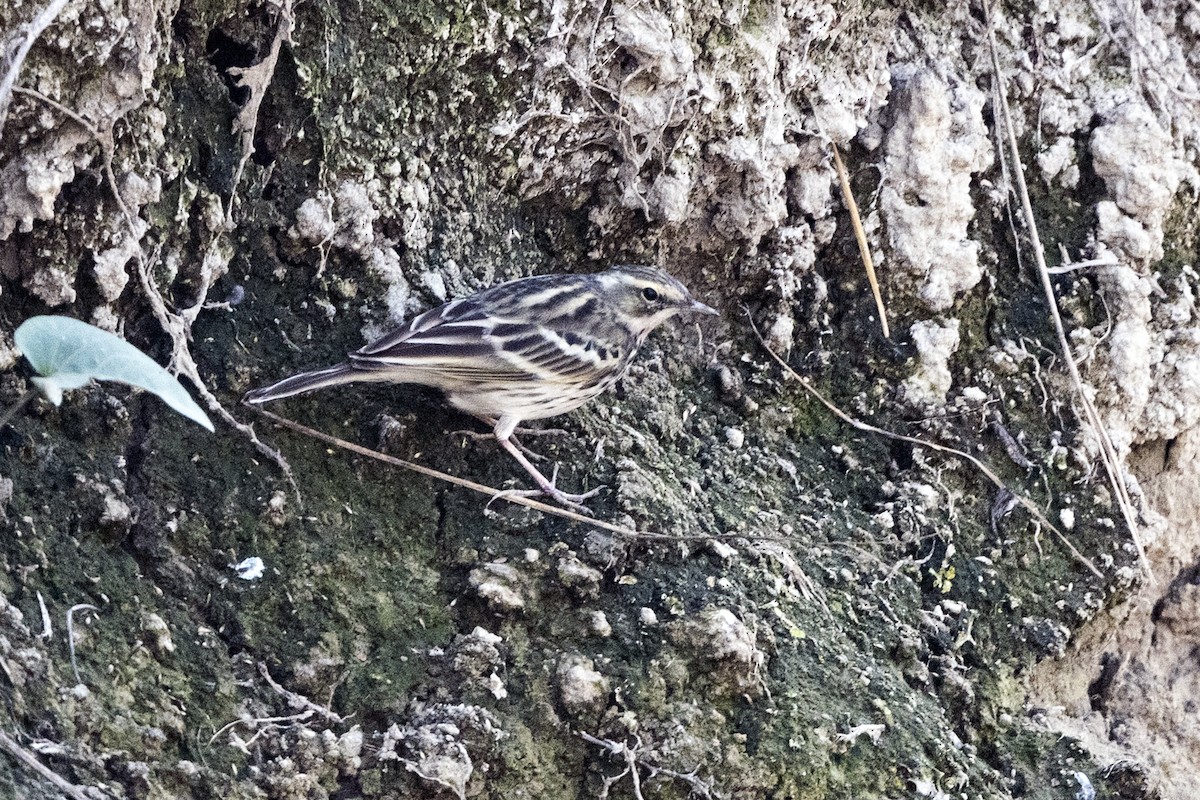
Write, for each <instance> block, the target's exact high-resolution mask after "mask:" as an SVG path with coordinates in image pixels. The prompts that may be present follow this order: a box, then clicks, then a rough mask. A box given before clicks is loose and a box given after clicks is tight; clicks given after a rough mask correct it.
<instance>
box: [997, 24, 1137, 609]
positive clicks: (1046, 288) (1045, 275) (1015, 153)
mask: <svg viewBox="0 0 1200 800" xmlns="http://www.w3.org/2000/svg"><path fill="white" fill-rule="evenodd" d="M987 13H988V27H987V35H988V44H989V47H990V50H991V57H992V72H993V74H994V75H995V77H996V87H995V89H996V105H997V108H998V110H999V112H1000V113H999V114H998V115H997V116H998V119H1001V120H1003V124H1004V138H1005V140H1006V143H1007V145H1008V151H1009V157H1010V158H1011V159H1012V163H1013V169H1012V176H1013V183H1014V186H1015V189H1016V193H1017V196H1018V197H1019V198H1020V200H1021V212H1022V215H1023V217H1024V219H1025V228H1026V231H1027V232H1028V234H1029V239H1030V244H1031V246H1032V247H1031V249H1032V251H1033V258H1034V260H1035V262H1036V264H1037V268H1038V277H1039V278H1041V283H1042V291H1043V293H1044V294H1045V296H1046V307H1047V309H1048V310H1049V312H1050V319H1051V321H1052V322H1053V323H1054V332H1055V334H1056V335H1057V336H1058V346H1059V349H1060V350H1061V351H1062V354H1063V361H1064V362H1065V363H1066V365H1067V374H1068V375H1069V376H1070V379H1071V387H1072V388H1073V389H1074V390H1075V395H1076V397H1077V398H1078V400H1079V405H1080V406H1081V407H1082V408H1083V411H1084V414H1083V422H1084V423H1085V424H1086V425H1087V426H1088V427H1089V428H1091V430H1092V431H1093V432H1094V433H1095V435H1096V438H1097V439H1098V440H1099V443H1100V461H1101V463H1102V464H1103V465H1104V471H1105V473H1107V475H1108V482H1109V485H1110V486H1111V487H1112V490H1113V496H1114V497H1115V498H1116V501H1117V506H1118V508H1120V510H1121V516H1122V517H1123V518H1124V520H1125V525H1126V527H1127V528H1128V529H1129V535H1130V537H1131V538H1132V539H1133V544H1134V547H1136V548H1137V554H1138V562H1139V565H1140V566H1141V568H1142V571H1143V572H1144V573H1145V575H1146V579H1147V580H1148V581H1149V583H1150V585H1151V586H1153V585H1155V584H1156V581H1155V578H1154V573H1153V572H1151V570H1150V562H1149V560H1148V559H1147V558H1146V549H1145V547H1144V546H1143V544H1142V538H1141V535H1140V533H1139V529H1138V521H1137V511H1136V509H1135V508H1134V506H1133V500H1132V499H1131V498H1130V496H1129V488H1128V486H1126V484H1125V471H1124V469H1123V468H1122V466H1121V459H1120V457H1119V456H1118V455H1117V450H1116V447H1115V446H1114V445H1113V442H1112V437H1111V436H1110V435H1109V433H1108V429H1107V428H1106V427H1105V425H1104V422H1103V421H1102V420H1101V419H1100V413H1099V412H1098V411H1097V410H1096V406H1095V404H1094V403H1092V400H1091V398H1090V397H1088V394H1087V392H1086V391H1085V389H1084V384H1083V377H1082V376H1081V375H1080V374H1079V367H1078V365H1077V364H1076V363H1075V359H1074V357H1073V356H1072V354H1071V345H1070V342H1069V341H1068V340H1067V333H1066V329H1065V327H1064V325H1063V321H1062V316H1061V315H1060V314H1059V311H1058V301H1057V300H1056V299H1055V297H1054V286H1053V285H1052V284H1051V283H1050V271H1049V269H1048V268H1047V266H1046V255H1045V251H1044V249H1043V247H1042V239H1041V236H1040V234H1039V233H1038V228H1037V219H1036V218H1035V217H1034V215H1033V203H1032V202H1031V201H1030V199H1029V189H1028V186H1027V185H1026V183H1025V170H1024V166H1023V165H1022V163H1021V151H1020V149H1019V147H1018V144H1017V133H1016V128H1015V127H1014V125H1013V121H1012V113H1011V111H1010V110H1009V106H1008V86H1007V83H1006V81H1005V80H1004V73H1003V72H1001V70H1000V55H999V51H998V50H997V47H996V33H995V26H994V25H993V24H992V23H993V19H994V18H993V16H992V7H991V5H988V7H987ZM1002 151H1003V149H1002Z"/></svg>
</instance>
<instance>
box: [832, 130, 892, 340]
mask: <svg viewBox="0 0 1200 800" xmlns="http://www.w3.org/2000/svg"><path fill="white" fill-rule="evenodd" d="M829 146H830V148H831V149H832V150H833V165H834V167H836V168H837V175H838V183H839V184H841V187H842V199H843V200H844V201H845V203H846V210H847V211H849V212H850V226H851V227H852V228H854V240H855V241H856V242H858V252H859V254H860V255H861V256H862V262H863V266H864V267H865V268H866V270H867V283H869V284H871V294H872V295H873V296H874V297H875V308H877V309H878V310H879V326H880V327H881V328H882V329H883V338H885V339H890V338H891V336H892V332H891V329H890V328H889V327H888V317H887V308H886V307H884V305H883V295H882V294H880V292H879V281H878V280H877V279H876V277H875V261H874V260H873V259H872V258H871V247H870V246H869V245H868V244H867V233H866V231H864V230H863V226H862V219H861V218H860V217H859V216H858V203H856V202H855V201H854V192H852V191H851V190H850V176H849V175H848V174H846V165H845V164H843V163H842V156H841V155H840V154H839V153H838V146H837V145H836V144H835V143H833V142H830V143H829Z"/></svg>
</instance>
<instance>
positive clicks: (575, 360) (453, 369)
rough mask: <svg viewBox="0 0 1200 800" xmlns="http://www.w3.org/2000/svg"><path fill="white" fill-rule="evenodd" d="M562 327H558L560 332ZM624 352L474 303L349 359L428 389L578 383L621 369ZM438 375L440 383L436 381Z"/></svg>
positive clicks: (418, 323) (448, 309)
mask: <svg viewBox="0 0 1200 800" xmlns="http://www.w3.org/2000/svg"><path fill="white" fill-rule="evenodd" d="M555 327H557V326H555ZM620 358H621V353H620V352H619V351H618V350H617V349H616V348H613V347H611V346H610V347H602V346H600V345H598V343H596V342H594V341H592V340H590V339H587V338H585V337H584V336H582V335H580V334H577V333H574V332H570V331H556V330H554V329H553V328H551V327H547V326H545V325H541V324H535V323H532V322H530V321H528V320H524V319H519V318H517V317H516V316H515V315H508V314H505V315H503V316H497V315H496V314H495V309H493V311H492V312H491V313H489V312H488V310H487V309H486V307H485V306H484V305H483V304H480V303H478V302H476V301H475V299H473V298H464V299H462V300H455V301H453V302H450V303H447V304H446V305H444V306H440V307H438V308H435V309H432V310H430V311H427V312H425V313H424V314H421V315H420V316H418V317H417V318H415V319H414V320H413V321H412V322H411V323H409V324H408V325H407V326H405V327H403V328H401V329H399V330H397V331H394V332H393V333H390V334H388V335H387V336H384V337H383V338H381V339H379V340H377V341H375V342H372V343H371V344H369V345H367V346H366V347H363V348H362V349H361V350H358V351H356V352H354V353H351V354H350V363H351V364H353V365H354V366H355V367H356V368H358V369H364V370H399V371H405V372H409V371H417V372H419V373H421V374H423V375H427V376H429V378H427V379H426V380H421V381H420V382H422V383H433V384H435V385H436V384H440V383H442V382H443V381H442V380H440V379H438V378H444V379H446V380H450V381H469V382H476V381H480V382H490V381H499V382H506V381H513V382H525V381H543V382H551V383H555V382H563V383H577V382H579V381H581V380H585V379H586V378H587V376H589V375H592V374H594V373H595V372H597V371H600V372H606V371H607V369H608V368H610V367H612V368H616V366H615V365H616V363H617V361H619V360H620ZM433 376H438V378H434V377H433Z"/></svg>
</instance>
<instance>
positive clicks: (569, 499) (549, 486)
mask: <svg viewBox="0 0 1200 800" xmlns="http://www.w3.org/2000/svg"><path fill="white" fill-rule="evenodd" d="M515 428H516V420H513V419H506V418H504V417H501V418H500V420H499V421H498V422H497V423H496V429H495V431H494V434H495V436H496V441H498V442H500V446H501V447H503V448H504V449H505V450H507V451H508V452H509V454H510V455H511V456H512V457H513V458H515V459H516V460H517V463H518V464H520V465H521V466H522V467H524V468H525V471H526V472H528V473H529V474H530V476H532V477H533V480H534V482H535V483H537V485H538V490H539V491H540V493H541V494H544V495H546V496H547V497H551V498H553V499H554V500H556V501H558V502H559V503H561V504H562V505H564V506H567V507H568V508H573V509H575V510H576V511H580V512H585V513H590V512H588V508H587V506H585V505H583V501H584V500H587V499H588V498H591V497H595V496H596V495H597V494H598V493H599V492H600V491H601V490H602V489H603V488H604V487H603V486H597V487H596V488H595V489H592V490H591V491H589V492H584V493H583V494H569V493H567V492H564V491H562V490H561V489H559V488H558V487H557V486H555V485H554V480H551V479H550V478H547V477H546V476H545V475H543V474H542V473H541V472H540V471H539V470H538V468H537V467H535V466H534V465H533V462H531V461H530V460H529V459H528V458H526V457H525V455H524V454H523V453H522V452H521V451H520V450H519V449H518V448H517V446H516V445H515V444H513V442H512V432H513V430H514V429H515ZM554 477H555V478H556V479H557V478H558V468H557V467H555V469H554ZM519 494H525V493H523V492H521V493H519Z"/></svg>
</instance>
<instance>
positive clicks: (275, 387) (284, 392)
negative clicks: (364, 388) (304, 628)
mask: <svg viewBox="0 0 1200 800" xmlns="http://www.w3.org/2000/svg"><path fill="white" fill-rule="evenodd" d="M362 379H363V374H362V371H361V370H357V369H355V368H354V367H352V366H351V365H349V364H338V365H337V366H336V367H329V368H327V369H318V370H313V371H312V372H301V373H300V374H299V375H293V376H292V377H290V378H284V379H283V380H281V381H280V382H279V383H273V384H271V385H270V386H265V387H263V388H262V389H254V390H252V391H249V392H246V396H245V397H244V398H242V399H243V400H245V401H246V402H247V403H254V404H256V405H257V404H259V403H266V402H269V401H271V400H280V399H282V398H284V397H291V396H292V395H295V394H303V393H304V392H311V391H313V390H315V389H324V388H326V387H328V386H337V385H339V384H342V383H350V382H352V381H357V380H362Z"/></svg>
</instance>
